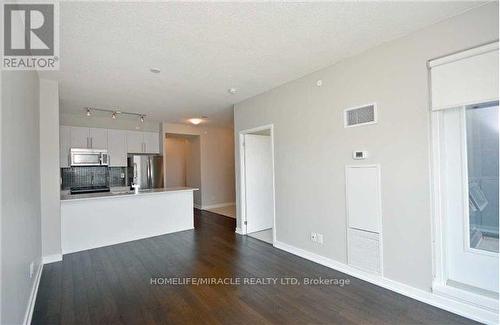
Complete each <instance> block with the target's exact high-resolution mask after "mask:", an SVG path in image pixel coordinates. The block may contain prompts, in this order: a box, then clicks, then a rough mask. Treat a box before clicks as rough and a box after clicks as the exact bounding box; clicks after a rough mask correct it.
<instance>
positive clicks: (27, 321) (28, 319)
mask: <svg viewBox="0 0 500 325" xmlns="http://www.w3.org/2000/svg"><path fill="white" fill-rule="evenodd" d="M42 271H43V263H40V265H39V266H38V269H37V271H36V275H35V282H34V283H33V288H31V294H30V299H29V301H28V307H27V309H26V313H25V315H24V322H23V324H24V325H30V324H31V319H32V317H33V310H34V309H35V303H36V296H37V293H38V287H39V286H40V279H41V278H42Z"/></svg>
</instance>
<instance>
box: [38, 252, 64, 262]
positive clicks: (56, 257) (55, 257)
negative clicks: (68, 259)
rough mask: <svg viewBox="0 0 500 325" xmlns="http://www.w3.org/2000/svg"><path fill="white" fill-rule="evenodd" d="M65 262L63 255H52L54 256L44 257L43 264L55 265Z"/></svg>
mask: <svg viewBox="0 0 500 325" xmlns="http://www.w3.org/2000/svg"><path fill="white" fill-rule="evenodd" d="M62 260H63V255H62V254H52V255H47V256H44V257H42V263H43V264H50V263H55V262H60V261H62Z"/></svg>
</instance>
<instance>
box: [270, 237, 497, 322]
mask: <svg viewBox="0 0 500 325" xmlns="http://www.w3.org/2000/svg"><path fill="white" fill-rule="evenodd" d="M274 247H276V248H278V249H281V250H283V251H286V252H288V253H291V254H293V255H297V256H300V257H302V258H305V259H307V260H310V261H312V262H316V263H318V264H321V265H324V266H326V267H329V268H331V269H334V270H337V271H339V272H343V273H346V274H348V275H351V276H353V277H356V278H358V279H361V280H364V281H366V282H370V283H372V284H375V285H378V286H380V287H383V288H385V289H389V290H391V291H394V292H397V293H399V294H402V295H404V296H407V297H410V298H413V299H415V300H418V301H421V302H424V303H426V304H429V305H432V306H434V307H438V308H441V309H444V310H446V311H449V312H452V313H454V314H458V315H460V316H463V317H467V318H470V319H472V320H475V321H478V322H482V323H486V324H498V313H494V312H491V311H489V310H486V309H483V308H479V307H476V306H472V305H469V304H466V303H463V302H460V301H456V300H453V299H450V298H447V297H443V296H440V295H437V294H434V293H432V292H428V291H424V290H421V289H417V288H414V287H411V286H409V285H406V284H403V283H401V282H397V281H394V280H391V279H388V278H385V277H383V276H380V275H375V274H371V273H368V272H364V271H361V270H359V269H356V268H354V267H352V266H349V265H347V264H344V263H341V262H338V261H335V260H332V259H330V258H327V257H324V256H321V255H318V254H315V253H311V252H309V251H306V250H303V249H300V248H297V247H295V246H292V245H289V244H285V243H283V242H280V241H275V243H274Z"/></svg>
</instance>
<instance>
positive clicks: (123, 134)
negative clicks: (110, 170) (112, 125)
mask: <svg viewBox="0 0 500 325" xmlns="http://www.w3.org/2000/svg"><path fill="white" fill-rule="evenodd" d="M108 154H109V166H110V167H126V166H127V131H122V130H111V129H110V130H108Z"/></svg>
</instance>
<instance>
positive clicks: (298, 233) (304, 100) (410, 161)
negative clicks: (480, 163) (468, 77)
mask: <svg viewBox="0 0 500 325" xmlns="http://www.w3.org/2000/svg"><path fill="white" fill-rule="evenodd" d="M497 39H498V3H491V4H488V5H486V6H483V7H480V8H478V9H475V10H472V11H469V12H466V13H464V14H463V15H461V16H458V17H454V18H452V19H450V20H448V21H445V22H442V23H438V24H435V25H432V26H430V27H428V28H426V29H423V30H421V31H418V32H416V33H413V34H411V35H409V36H407V37H404V38H401V39H398V40H396V41H393V42H389V43H386V44H383V45H381V46H379V47H376V48H374V49H371V50H368V51H366V52H364V53H362V54H360V55H357V56H355V57H352V58H349V59H345V60H343V61H341V62H339V63H337V64H335V65H333V66H330V67H328V68H325V69H323V70H320V71H317V72H315V73H312V74H310V75H307V76H305V77H303V78H301V79H298V80H295V81H292V82H289V83H287V84H285V85H282V86H280V87H278V88H275V89H273V90H271V91H268V92H266V93H264V94H261V95H259V96H256V97H253V98H250V99H248V100H246V101H244V102H242V103H239V104H237V105H235V108H234V119H235V135H237V134H238V132H239V131H240V130H244V129H249V128H253V127H257V126H261V125H265V124H271V123H272V124H274V136H275V178H276V237H277V238H276V239H277V240H278V241H281V242H284V243H286V244H289V245H292V246H295V247H298V248H301V249H304V250H307V251H310V252H313V253H316V254H319V255H322V256H325V257H328V258H331V259H334V260H337V261H340V262H343V263H346V211H345V176H344V167H345V165H346V164H353V163H356V162H355V161H353V160H352V159H351V152H352V151H353V150H356V149H365V150H368V151H369V153H370V158H369V159H367V160H366V161H363V162H362V163H366V164H373V163H378V164H381V174H382V184H381V185H382V186H381V188H382V205H383V207H382V208H383V232H384V238H383V245H384V260H383V265H384V276H385V277H387V278H390V279H393V280H396V281H399V282H403V283H405V284H409V285H411V286H414V287H417V288H420V289H423V290H427V291H429V290H430V288H431V282H432V250H431V208H430V168H429V127H430V125H429V113H428V109H429V108H428V101H429V98H428V81H427V68H426V62H427V60H429V59H432V58H436V57H439V56H442V55H446V54H449V53H452V52H455V51H460V50H463V49H467V48H470V47H473V46H477V45H480V44H483V43H486V42H491V41H494V40H497ZM318 79H321V80H323V86H322V87H317V86H316V81H317V80H318ZM372 102H377V103H378V105H379V123H378V124H377V125H372V126H363V127H358V128H348V129H345V128H344V127H343V116H342V113H343V109H345V108H348V107H353V106H357V105H362V104H367V103H372ZM235 149H236V159H237V160H238V159H239V148H238V146H236V147H235ZM358 163H359V162H358ZM238 166H239V165H238V164H237V166H236V172H237V179H238V180H239V168H238ZM236 188H237V190H238V189H239V181H238V184H237V187H236ZM237 202H238V201H237ZM239 216H240V211H239V206H238V226H241V225H240V217H239ZM311 231H316V232H321V233H323V235H324V244H323V245H317V244H313V243H312V242H311V241H310V240H309V234H310V232H311Z"/></svg>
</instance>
